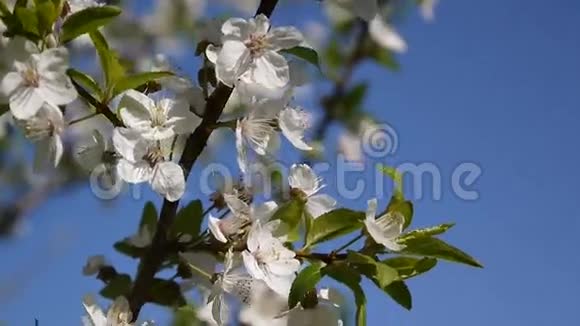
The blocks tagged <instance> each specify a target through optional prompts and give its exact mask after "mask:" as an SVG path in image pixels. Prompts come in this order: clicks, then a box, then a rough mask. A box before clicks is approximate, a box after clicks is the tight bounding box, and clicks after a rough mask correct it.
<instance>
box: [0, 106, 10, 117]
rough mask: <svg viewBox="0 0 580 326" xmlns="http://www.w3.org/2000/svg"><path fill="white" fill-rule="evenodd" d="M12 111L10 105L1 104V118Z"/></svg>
mask: <svg viewBox="0 0 580 326" xmlns="http://www.w3.org/2000/svg"><path fill="white" fill-rule="evenodd" d="M8 111H10V105H8V104H0V116H2V115H4V113H6V112H8Z"/></svg>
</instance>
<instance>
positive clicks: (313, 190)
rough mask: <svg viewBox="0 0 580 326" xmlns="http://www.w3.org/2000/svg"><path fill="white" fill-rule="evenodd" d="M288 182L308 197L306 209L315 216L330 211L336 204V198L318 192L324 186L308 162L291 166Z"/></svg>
mask: <svg viewBox="0 0 580 326" xmlns="http://www.w3.org/2000/svg"><path fill="white" fill-rule="evenodd" d="M288 182H289V184H290V187H291V188H292V189H296V190H300V191H301V192H302V193H303V194H304V195H305V197H306V200H307V201H306V210H307V211H308V213H309V214H310V215H311V216H312V217H313V218H317V217H319V216H320V215H322V214H324V213H327V212H329V211H330V210H332V209H333V208H334V207H335V206H336V200H334V199H333V198H332V197H330V196H329V195H326V194H318V192H319V191H320V189H322V188H324V185H323V184H322V180H321V178H319V177H318V176H317V175H316V174H315V173H314V171H313V170H312V168H311V167H310V166H308V165H306V164H294V165H292V167H291V168H290V175H289V176H288Z"/></svg>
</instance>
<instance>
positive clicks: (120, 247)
mask: <svg viewBox="0 0 580 326" xmlns="http://www.w3.org/2000/svg"><path fill="white" fill-rule="evenodd" d="M113 248H115V250H117V252H119V253H121V254H123V255H125V256H128V257H131V258H141V257H143V256H144V255H145V253H146V252H147V248H139V247H136V246H134V245H132V244H130V243H128V242H126V241H125V240H123V241H117V242H115V244H114V245H113Z"/></svg>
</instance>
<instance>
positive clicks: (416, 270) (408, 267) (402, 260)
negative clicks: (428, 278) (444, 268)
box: [381, 256, 437, 279]
mask: <svg viewBox="0 0 580 326" xmlns="http://www.w3.org/2000/svg"><path fill="white" fill-rule="evenodd" d="M381 263H383V264H386V265H388V266H390V267H392V268H394V269H395V270H397V273H398V274H399V277H400V278H401V279H408V278H411V277H415V276H417V275H420V274H423V273H426V272H428V271H430V270H431V269H432V268H433V267H435V265H437V259H435V258H427V257H425V258H413V257H403V256H401V257H394V258H389V259H386V260H383V261H382V262H381Z"/></svg>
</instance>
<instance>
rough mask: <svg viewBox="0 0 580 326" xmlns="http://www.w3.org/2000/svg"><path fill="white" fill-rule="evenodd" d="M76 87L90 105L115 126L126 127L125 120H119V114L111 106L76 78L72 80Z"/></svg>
mask: <svg viewBox="0 0 580 326" xmlns="http://www.w3.org/2000/svg"><path fill="white" fill-rule="evenodd" d="M72 83H73V85H74V87H75V88H76V90H77V93H79V95H80V96H81V97H82V98H84V99H85V100H86V101H87V102H88V103H89V104H90V105H92V106H93V107H94V108H95V110H96V112H97V113H99V114H102V115H104V116H105V117H106V118H107V119H109V121H111V123H112V124H113V126H115V127H124V125H123V122H121V120H119V118H118V117H117V115H116V114H115V113H113V111H111V109H110V108H109V106H108V105H107V104H105V103H101V102H100V101H98V100H97V99H96V98H94V97H93V96H92V95H91V94H90V93H89V92H87V90H85V89H84V88H83V87H82V86H81V85H79V84H78V83H76V82H75V81H74V80H73V81H72Z"/></svg>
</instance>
